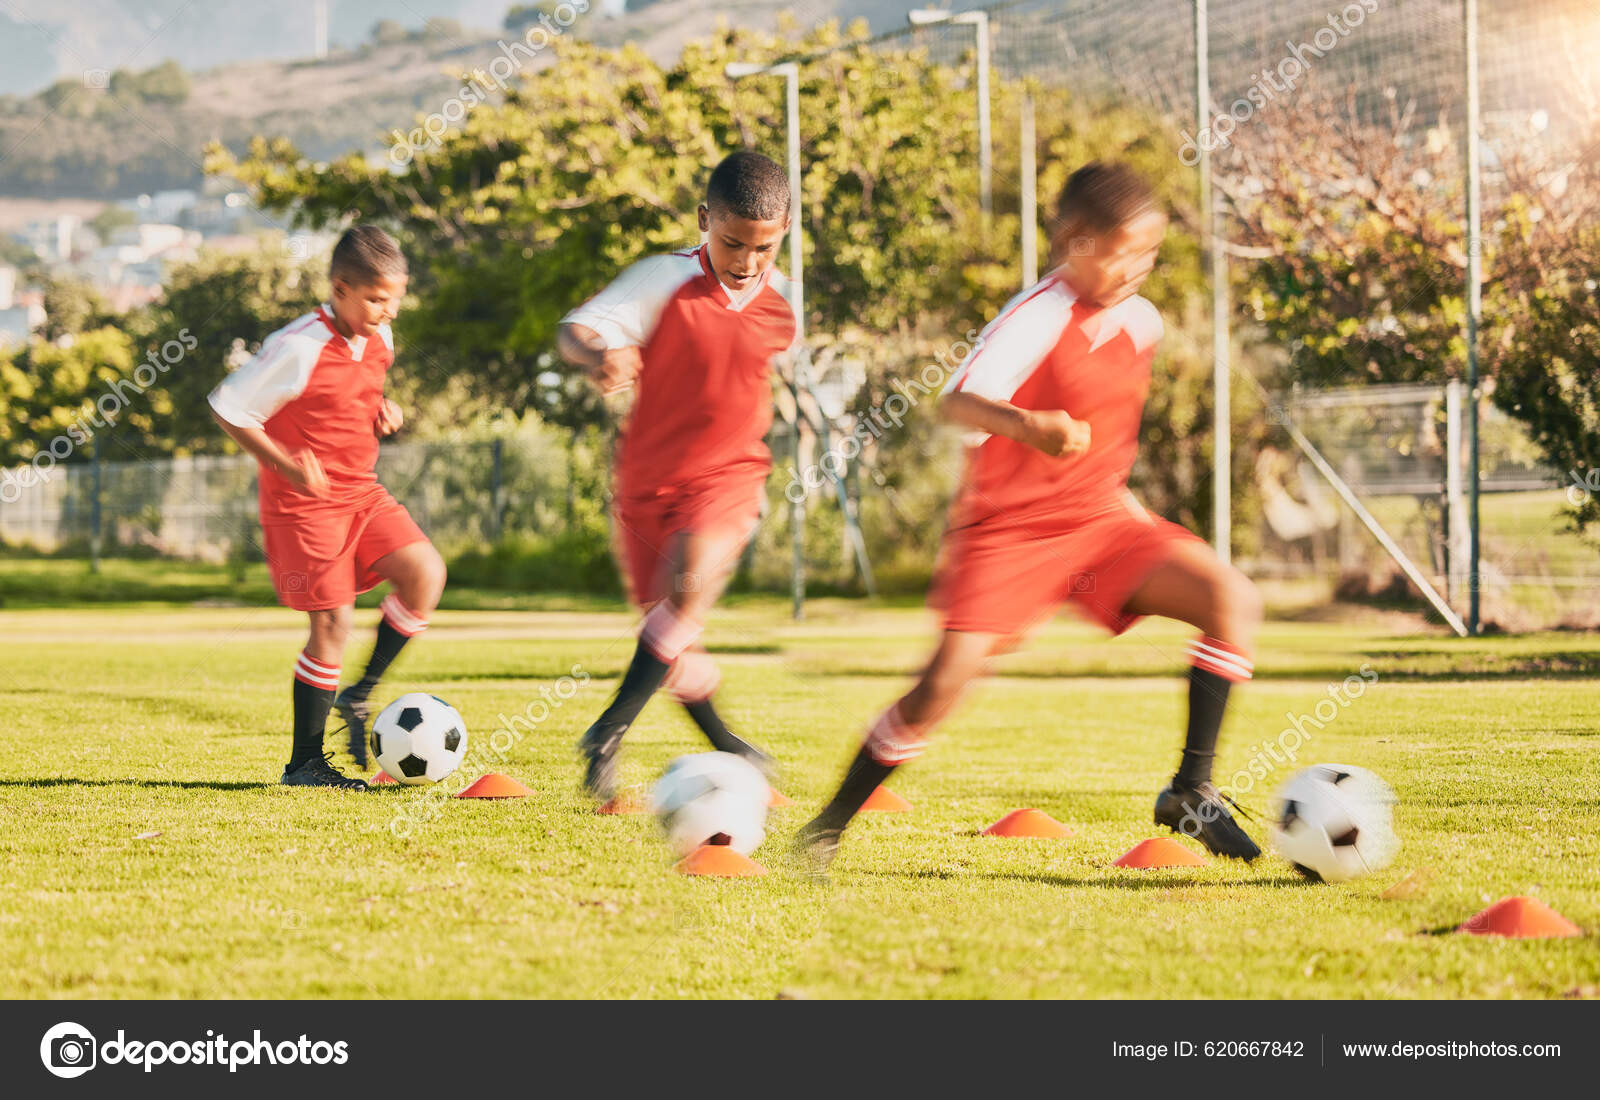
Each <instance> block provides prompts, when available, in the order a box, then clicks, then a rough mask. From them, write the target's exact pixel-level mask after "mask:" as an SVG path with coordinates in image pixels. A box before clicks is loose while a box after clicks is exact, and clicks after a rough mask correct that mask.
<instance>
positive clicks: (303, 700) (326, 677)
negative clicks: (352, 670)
mask: <svg viewBox="0 0 1600 1100" xmlns="http://www.w3.org/2000/svg"><path fill="white" fill-rule="evenodd" d="M338 686H339V669H338V667H337V666H335V665H327V664H324V663H323V662H321V661H318V660H317V659H315V658H314V657H311V656H310V655H308V654H306V653H301V654H300V659H299V660H298V661H296V662H295V666H294V747H293V749H292V750H291V752H290V756H289V770H290V771H293V770H294V769H295V768H298V767H299V766H300V765H301V764H304V763H305V762H306V761H307V760H310V759H311V758H312V757H316V756H321V755H322V731H323V729H324V727H326V726H327V724H328V711H329V710H330V709H331V708H332V707H333V694H334V689H335V688H337V687H338Z"/></svg>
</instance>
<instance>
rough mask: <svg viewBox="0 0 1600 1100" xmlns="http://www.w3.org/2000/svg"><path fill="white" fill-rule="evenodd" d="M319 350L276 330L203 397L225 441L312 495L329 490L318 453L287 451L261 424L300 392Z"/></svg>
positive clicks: (317, 347) (319, 347) (307, 379)
mask: <svg viewBox="0 0 1600 1100" xmlns="http://www.w3.org/2000/svg"><path fill="white" fill-rule="evenodd" d="M320 353H321V345H320V344H317V343H314V342H309V341H305V340H301V339H296V338H293V337H290V336H286V335H284V333H283V331H282V330H280V331H279V332H276V333H273V334H272V335H271V336H269V337H267V339H266V342H264V343H263V344H262V345H261V350H260V351H258V352H257V353H256V354H255V356H254V357H253V358H252V359H251V360H250V361H249V362H248V363H246V364H245V365H244V366H242V367H240V368H239V369H238V370H236V371H234V372H233V373H232V374H230V375H228V376H227V377H226V378H224V379H223V380H222V381H221V382H220V383H218V385H217V388H216V389H214V390H212V391H211V395H210V396H209V397H208V398H206V400H207V402H208V403H209V404H210V406H211V415H212V416H213V417H214V418H215V419H216V421H217V423H218V424H220V425H222V430H223V431H225V432H227V433H228V437H229V438H230V439H232V440H233V441H234V442H235V443H237V444H239V446H240V447H241V448H243V449H244V451H245V452H246V453H247V454H249V455H250V456H251V457H252V458H254V459H255V460H256V461H257V462H259V463H260V464H261V465H262V466H263V467H265V468H266V469H269V470H272V471H274V472H276V473H278V474H281V475H282V476H283V477H285V478H286V479H288V480H289V481H290V482H291V483H292V484H293V485H294V486H295V487H296V488H297V489H299V490H300V491H301V492H305V493H310V494H311V495H312V496H316V497H320V496H323V495H325V494H326V493H327V491H328V475H327V473H326V472H324V470H323V469H322V463H321V462H320V461H318V459H317V456H316V455H315V454H313V453H312V452H311V451H309V450H299V451H294V452H290V451H288V450H286V449H285V448H284V447H283V445H282V444H280V443H279V442H278V441H277V440H275V439H273V438H272V437H271V436H269V435H267V433H266V431H265V428H266V424H267V421H268V420H270V419H271V418H272V417H273V416H274V415H275V414H276V413H277V412H278V410H279V409H281V408H283V407H284V405H286V404H288V403H289V402H290V401H292V400H294V399H295V398H296V397H298V396H299V395H300V394H301V393H303V392H305V388H306V384H307V382H309V381H310V378H311V372H312V370H314V369H315V367H316V364H317V359H318V357H319V355H320Z"/></svg>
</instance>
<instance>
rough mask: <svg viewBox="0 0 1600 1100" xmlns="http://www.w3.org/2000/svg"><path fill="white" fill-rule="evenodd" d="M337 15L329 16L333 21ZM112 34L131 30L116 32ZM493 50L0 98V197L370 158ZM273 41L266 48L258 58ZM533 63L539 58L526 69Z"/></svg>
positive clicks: (742, 22)
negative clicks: (291, 148) (246, 162)
mask: <svg viewBox="0 0 1600 1100" xmlns="http://www.w3.org/2000/svg"><path fill="white" fill-rule="evenodd" d="M26 6H27V5H24V7H26ZM33 6H35V7H37V6H39V5H33ZM55 6H56V7H57V8H59V9H73V8H77V7H84V8H89V7H93V8H95V9H97V10H98V9H106V8H117V9H126V8H135V7H139V6H140V5H138V4H134V3H131V2H129V3H122V4H110V5H108V4H88V3H85V4H78V3H71V2H68V3H58V4H56V5H55ZM146 6H148V5H146ZM261 6H262V7H263V8H266V7H268V5H261ZM291 6H292V5H291ZM436 6H437V5H436ZM457 6H467V5H457ZM491 6H493V7H499V8H502V9H503V8H504V7H505V6H506V5H503V4H501V5H491ZM915 6H918V5H917V2H916V0H805V2H803V3H798V4H797V3H796V2H795V0H661V2H658V3H655V4H651V5H649V6H647V7H644V8H640V9H638V10H635V11H630V12H627V13H625V14H621V15H616V16H613V15H609V14H604V13H602V14H597V15H594V16H592V17H591V18H590V19H589V20H587V21H586V22H585V23H584V24H582V28H583V30H582V33H583V34H584V35H585V36H586V37H588V38H590V39H592V40H594V41H596V42H599V43H602V44H604V45H620V44H622V43H623V42H633V43H636V44H637V45H639V46H640V47H641V48H643V49H644V50H645V51H646V52H648V53H649V54H650V55H651V56H653V57H655V58H657V59H658V60H669V59H671V58H674V57H676V56H677V55H678V53H679V51H680V50H681V48H682V46H683V43H684V42H685V41H688V40H689V39H692V38H695V37H700V36H703V35H706V34H709V33H711V32H712V31H713V30H714V29H715V27H716V26H717V23H718V21H719V20H722V21H725V22H726V23H728V24H731V25H737V26H746V27H752V28H772V27H774V26H775V25H776V23H777V20H778V16H779V13H780V12H782V11H784V10H796V11H798V12H801V13H803V14H804V15H805V16H806V17H808V18H819V19H820V18H830V17H832V16H833V15H835V14H837V13H842V14H843V15H844V16H845V17H847V18H856V17H865V18H867V19H868V20H869V22H870V23H871V24H873V25H874V26H878V27H882V26H892V25H895V24H896V23H902V22H903V21H904V13H905V12H906V11H907V10H909V9H910V8H912V7H915ZM244 7H246V6H245V5H231V6H230V7H229V10H230V12H233V11H237V10H239V9H242V8H244ZM252 7H253V5H252ZM341 7H343V5H335V11H337V10H339V9H340V8H341ZM475 7H482V5H475ZM30 33H33V34H35V35H36V36H38V35H39V34H40V33H41V32H39V31H38V30H37V28H34V30H33V31H31V32H30ZM124 33H127V34H130V35H131V34H132V33H133V31H132V30H130V29H128V28H124ZM166 33H167V32H165V31H160V32H158V33H157V34H156V37H155V39H154V40H153V41H152V42H151V44H150V45H149V46H148V47H146V48H144V49H143V50H142V51H133V50H125V51H123V52H124V54H128V53H136V54H137V55H138V57H139V59H140V60H139V61H137V62H135V63H133V64H132V65H131V66H129V68H130V69H131V70H139V69H142V68H148V67H152V66H155V65H156V64H157V62H158V61H159V60H160V57H161V53H160V51H161V50H163V49H165V48H166V47H167V46H168V45H169V43H168V42H167V41H166V40H165V34H166ZM185 33H192V32H190V31H186V32H185ZM143 37H146V38H148V37H150V32H149V31H145V32H144V33H143ZM507 38H508V35H507V33H506V32H505V31H503V30H501V31H487V30H479V31H469V32H463V33H462V34H461V36H460V37H452V38H423V37H421V36H415V37H412V38H410V39H408V40H405V41H399V42H388V43H384V44H376V43H372V42H368V43H366V44H364V45H361V46H359V47H356V48H354V49H345V50H335V51H333V52H332V53H331V54H330V56H329V57H327V58H325V59H323V60H320V61H319V60H313V59H310V58H301V59H295V60H261V59H256V60H246V61H240V62H237V63H233V64H228V65H222V66H217V67H213V68H209V69H201V70H199V71H193V72H189V73H187V80H188V88H187V93H186V94H181V93H180V91H178V90H172V91H162V92H159V93H158V94H155V95H153V96H145V95H141V94H138V93H137V92H136V91H131V90H129V89H128V88H127V87H122V86H119V84H118V82H117V80H116V78H112V79H111V82H110V87H109V88H105V87H95V86H93V85H94V84H95V83H96V81H97V80H101V82H103V78H96V77H93V76H91V77H89V78H88V79H83V78H79V77H74V78H73V79H64V80H61V81H60V82H58V83H57V84H55V85H52V86H51V87H49V88H46V89H45V90H44V91H42V92H39V93H36V94H34V95H31V96H17V95H11V96H0V149H4V150H7V151H8V153H7V155H5V156H4V157H3V158H0V195H12V196H35V197H75V198H110V197H113V196H121V195H129V194H136V193H139V192H147V191H154V190H157V189H161V188H168V187H186V186H194V184H195V183H196V182H197V181H198V180H199V179H200V177H201V168H200V150H201V148H202V147H203V146H204V145H205V144H206V143H207V142H208V141H213V140H217V141H221V142H224V143H225V144H227V145H229V146H231V147H234V148H242V147H243V145H244V144H245V143H246V142H247V141H248V140H249V139H250V137H251V136H253V135H255V134H272V135H283V136H286V137H288V138H290V139H291V140H292V141H294V142H295V143H296V144H297V145H298V146H299V147H300V148H301V149H303V150H304V151H305V152H306V154H307V155H308V156H311V157H316V158H326V157H331V156H334V155H337V154H339V153H343V152H346V151H348V150H350V149H352V148H358V147H367V148H370V149H373V150H377V149H379V148H381V147H382V143H383V135H384V134H386V133H387V132H388V131H389V130H390V129H392V128H394V127H402V126H407V125H409V124H410V123H411V122H412V120H413V118H414V117H415V116H416V115H417V114H418V113H419V112H427V111H430V110H433V109H436V108H437V107H438V105H439V104H441V103H442V102H443V101H444V100H445V99H446V98H447V97H448V96H449V95H450V92H451V89H453V88H455V87H456V86H457V83H456V77H457V76H458V75H459V74H461V73H464V72H466V71H468V70H470V69H471V68H473V67H483V66H486V65H488V64H489V63H490V62H491V61H492V60H493V59H494V58H496V57H499V56H500V55H501V51H500V48H499V46H498V45H497V43H498V42H499V41H501V40H505V39H507ZM278 40H279V39H277V38H274V37H272V36H269V37H268V38H267V39H266V40H265V45H267V46H271V45H272V44H273V43H274V42H276V41H278ZM307 52H309V51H307ZM106 56H107V57H109V56H111V55H109V54H107V55H106ZM545 63H547V61H546V59H545V58H543V57H541V58H538V59H536V60H534V61H533V62H530V63H529V64H530V67H531V66H536V65H540V64H545ZM108 64H109V62H108ZM135 79H138V78H135ZM131 83H133V82H132V81H124V84H131Z"/></svg>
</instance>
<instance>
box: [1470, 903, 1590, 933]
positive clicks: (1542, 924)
mask: <svg viewBox="0 0 1600 1100" xmlns="http://www.w3.org/2000/svg"><path fill="white" fill-rule="evenodd" d="M1456 931H1457V932H1466V933H1469V934H1470V935H1474V936H1511V937H1513V938H1515V939H1519V940H1533V939H1555V938H1560V937H1565V936H1581V935H1583V930H1582V929H1581V928H1579V927H1578V926H1577V925H1576V924H1573V923H1572V922H1571V921H1569V920H1568V919H1567V918H1566V917H1563V916H1562V915H1561V914H1560V913H1557V912H1556V911H1555V910H1554V909H1552V908H1550V907H1549V906H1548V905H1546V904H1545V903H1544V902H1542V901H1540V900H1539V899H1538V898H1530V897H1525V896H1523V895H1521V894H1518V895H1515V896H1513V897H1509V898H1501V899H1500V900H1499V901H1497V902H1495V903H1494V904H1493V905H1491V906H1489V908H1487V909H1485V910H1484V911H1483V912H1481V913H1478V914H1477V915H1475V916H1472V917H1468V918H1467V919H1466V920H1465V921H1463V922H1462V923H1461V924H1460V925H1459V926H1458V927H1457V928H1456Z"/></svg>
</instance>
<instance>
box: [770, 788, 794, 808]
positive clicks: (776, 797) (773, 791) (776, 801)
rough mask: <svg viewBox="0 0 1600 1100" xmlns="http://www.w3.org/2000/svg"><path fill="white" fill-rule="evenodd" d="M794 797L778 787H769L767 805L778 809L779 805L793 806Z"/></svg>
mask: <svg viewBox="0 0 1600 1100" xmlns="http://www.w3.org/2000/svg"><path fill="white" fill-rule="evenodd" d="M793 805H794V799H792V798H790V797H789V796H788V795H786V794H784V793H783V792H782V791H780V790H778V788H776V787H768V788H767V806H768V807H770V808H771V809H777V808H778V807H779V806H793Z"/></svg>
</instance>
